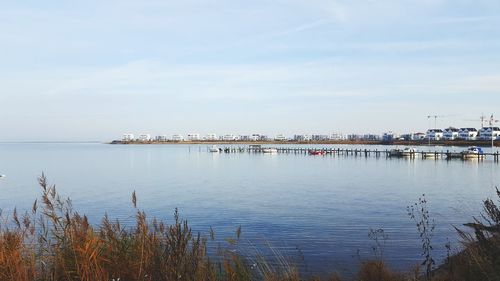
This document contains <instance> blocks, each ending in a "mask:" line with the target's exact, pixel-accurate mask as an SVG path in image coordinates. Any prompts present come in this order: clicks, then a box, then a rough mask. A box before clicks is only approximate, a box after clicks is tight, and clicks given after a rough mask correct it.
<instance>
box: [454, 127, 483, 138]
mask: <svg viewBox="0 0 500 281" xmlns="http://www.w3.org/2000/svg"><path fill="white" fill-rule="evenodd" d="M478 133H479V132H478V131H477V129H476V128H460V130H459V131H458V138H459V139H462V140H475V139H477V135H478Z"/></svg>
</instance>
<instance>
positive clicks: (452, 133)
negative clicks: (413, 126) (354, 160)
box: [114, 126, 500, 143]
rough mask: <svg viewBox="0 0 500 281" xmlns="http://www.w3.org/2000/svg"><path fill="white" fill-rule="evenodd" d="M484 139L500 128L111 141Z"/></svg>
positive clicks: (499, 132)
mask: <svg viewBox="0 0 500 281" xmlns="http://www.w3.org/2000/svg"><path fill="white" fill-rule="evenodd" d="M426 140H428V141H453V140H463V141H476V140H478V141H479V140H481V141H486V140H490V141H491V140H500V128H499V127H494V126H489V127H482V128H480V129H476V128H454V127H449V128H446V129H429V130H427V131H426V132H425V133H423V132H416V133H405V134H398V133H396V132H392V131H390V132H386V133H383V134H380V135H378V134H341V133H332V134H329V135H326V134H296V135H293V136H287V135H285V134H277V135H274V136H269V135H265V134H249V135H236V134H222V135H217V134H207V135H201V134H198V133H189V134H186V135H182V134H173V135H170V136H168V135H156V136H152V135H151V134H149V133H142V134H139V135H137V136H136V135H134V134H132V133H126V134H123V136H122V138H121V140H117V141H114V143H134V142H140V143H148V142H158V143H161V142H273V141H274V142H298V143H307V142H336V141H365V142H393V141H426Z"/></svg>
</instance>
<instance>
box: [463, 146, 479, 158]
mask: <svg viewBox="0 0 500 281" xmlns="http://www.w3.org/2000/svg"><path fill="white" fill-rule="evenodd" d="M462 158H463V159H483V158H484V152H483V150H482V149H481V148H480V147H477V146H470V147H469V148H468V149H467V150H464V151H462Z"/></svg>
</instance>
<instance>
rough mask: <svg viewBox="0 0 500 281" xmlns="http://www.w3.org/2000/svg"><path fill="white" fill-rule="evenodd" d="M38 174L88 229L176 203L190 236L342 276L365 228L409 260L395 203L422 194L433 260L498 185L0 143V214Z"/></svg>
mask: <svg viewBox="0 0 500 281" xmlns="http://www.w3.org/2000/svg"><path fill="white" fill-rule="evenodd" d="M322 147H324V146H322ZM335 147H338V146H335ZM356 147H361V146H356ZM372 148H374V147H372ZM380 148H381V149H387V148H388V147H379V149H380ZM419 149H422V148H419ZM438 149H439V150H441V149H444V150H446V149H450V150H457V151H460V150H461V149H460V148H438ZM42 172H44V173H45V174H46V175H47V177H48V178H49V180H50V182H52V183H55V184H57V186H58V190H59V192H60V193H61V194H62V195H64V196H69V197H71V198H72V199H73V202H74V205H75V208H76V209H77V210H78V211H80V212H82V213H86V214H87V215H89V217H90V218H91V219H92V220H93V221H94V222H98V221H99V218H100V217H101V216H102V215H103V214H104V213H105V212H107V213H108V214H110V215H111V216H114V217H119V218H121V219H123V220H124V221H130V220H131V218H132V216H133V210H132V209H131V203H130V195H131V193H132V191H133V190H136V191H137V194H138V204H139V207H140V208H142V209H145V210H146V211H147V213H148V214H150V215H154V216H157V217H161V218H165V219H167V220H171V218H172V215H171V214H172V212H173V210H174V208H175V207H178V208H179V210H180V212H181V215H182V216H183V217H184V218H187V219H188V220H189V222H190V224H191V226H192V227H193V228H194V229H195V230H197V231H202V232H204V233H207V232H208V229H209V227H210V226H212V227H213V228H214V230H215V232H216V235H217V237H219V238H220V239H222V238H228V237H232V236H234V232H235V230H236V228H237V227H238V226H240V225H241V226H242V230H243V234H242V237H241V239H242V243H243V244H246V245H257V246H258V247H262V248H263V249H262V251H263V252H266V251H267V250H266V249H265V248H269V247H272V248H274V249H278V250H279V251H280V252H281V253H283V254H284V255H287V256H292V257H293V259H296V260H300V259H303V261H304V264H305V265H306V266H304V267H303V270H307V271H308V272H312V273H317V272H324V271H332V270H337V271H340V272H343V273H344V274H349V272H352V270H354V268H355V266H356V265H357V263H358V262H359V260H360V259H367V258H370V257H372V253H371V246H372V245H373V241H371V240H370V239H369V238H368V233H369V231H370V229H371V228H372V229H378V228H383V229H384V230H385V233H386V234H388V240H387V242H386V245H385V248H384V255H385V256H386V260H387V261H388V262H389V263H390V264H391V265H392V266H393V267H394V268H396V269H407V268H409V267H411V266H413V265H414V264H415V263H417V262H418V261H420V244H419V240H418V234H417V232H416V229H415V225H414V223H412V222H411V221H410V220H409V218H408V216H407V214H406V206H407V205H409V204H412V203H414V202H416V201H417V200H418V198H419V196H421V195H422V194H423V193H425V194H426V197H427V199H428V200H429V208H430V211H431V215H432V216H433V217H434V219H435V221H436V224H437V228H436V230H435V239H434V245H435V249H436V250H435V255H436V256H437V257H438V258H440V259H441V258H443V257H444V256H445V255H446V250H445V247H444V244H445V243H446V238H449V239H450V240H451V241H456V234H455V231H454V230H453V227H452V225H456V226H460V225H461V224H462V223H464V222H468V221H470V219H471V217H472V216H473V215H477V214H478V213H479V212H480V211H481V201H482V200H483V199H485V198H486V197H492V196H494V186H496V185H499V183H500V173H499V172H500V165H498V164H495V163H492V162H491V161H484V162H481V163H478V162H475V161H466V162H464V161H460V160H457V161H450V162H448V161H444V160H438V161H434V160H421V159H416V160H413V161H412V160H406V159H385V157H380V158H378V159H377V158H374V157H373V158H368V159H365V158H361V157H358V158H354V157H348V158H345V157H335V156H334V157H332V156H325V157H322V156H319V157H318V156H308V155H295V154H277V155H264V154H248V153H242V154H211V153H208V152H207V146H205V145H202V146H193V145H191V146H187V145H126V146H124V145H106V144H6V143H4V144H0V173H1V174H6V175H7V178H4V179H1V180H0V190H1V193H0V208H2V209H4V211H9V210H12V209H13V208H14V206H17V208H18V209H23V208H24V209H29V208H30V207H31V204H32V202H33V200H34V199H35V198H36V197H37V196H38V195H39V187H38V186H37V184H36V178H37V177H38V176H39V175H40V174H41V173H42ZM454 245H455V247H457V246H458V244H457V243H455V244H454ZM248 248H251V247H248ZM248 251H249V252H251V250H248Z"/></svg>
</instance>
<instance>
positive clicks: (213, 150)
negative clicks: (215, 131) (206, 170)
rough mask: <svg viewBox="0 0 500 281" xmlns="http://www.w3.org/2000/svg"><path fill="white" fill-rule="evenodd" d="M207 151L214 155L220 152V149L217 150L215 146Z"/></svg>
mask: <svg viewBox="0 0 500 281" xmlns="http://www.w3.org/2000/svg"><path fill="white" fill-rule="evenodd" d="M208 151H210V152H213V153H216V152H220V151H221V149H219V148H218V147H217V146H215V145H213V146H212V147H210V148H209V149H208Z"/></svg>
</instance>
